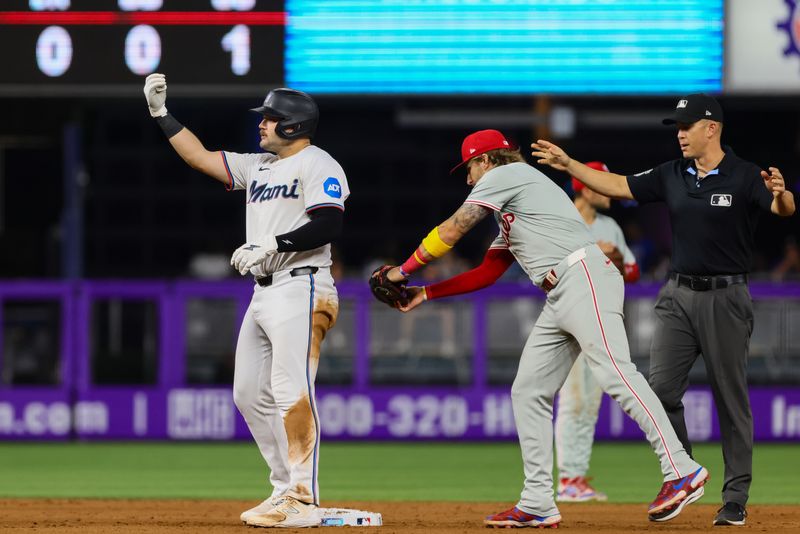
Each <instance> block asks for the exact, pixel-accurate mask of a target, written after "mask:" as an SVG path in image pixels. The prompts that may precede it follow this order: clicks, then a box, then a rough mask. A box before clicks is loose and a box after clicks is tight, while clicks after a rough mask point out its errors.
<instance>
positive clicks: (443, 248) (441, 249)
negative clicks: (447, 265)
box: [422, 226, 453, 258]
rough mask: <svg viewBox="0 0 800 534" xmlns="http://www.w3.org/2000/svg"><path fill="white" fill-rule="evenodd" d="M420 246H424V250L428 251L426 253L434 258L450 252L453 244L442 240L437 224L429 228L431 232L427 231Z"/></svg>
mask: <svg viewBox="0 0 800 534" xmlns="http://www.w3.org/2000/svg"><path fill="white" fill-rule="evenodd" d="M422 246H423V247H425V250H426V251H428V254H430V255H431V256H433V257H434V258H439V257H441V256H444V255H445V254H447V253H448V252H450V249H451V248H453V245H448V244H447V243H445V242H444V241H442V238H441V237H439V227H438V226H437V227H436V228H434V229H433V230H431V233H429V234H428V235H427V237H426V238H425V239H423V240H422Z"/></svg>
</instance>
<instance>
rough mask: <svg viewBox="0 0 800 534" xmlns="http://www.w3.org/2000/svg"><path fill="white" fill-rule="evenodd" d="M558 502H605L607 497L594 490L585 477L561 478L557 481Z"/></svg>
mask: <svg viewBox="0 0 800 534" xmlns="http://www.w3.org/2000/svg"><path fill="white" fill-rule="evenodd" d="M556 500H557V501H559V502H586V501H607V500H608V496H607V495H606V494H605V493H603V492H601V491H597V490H596V489H594V488H593V487H592V486H591V485H590V484H589V479H588V478H587V477H575V478H562V479H559V481H558V493H557V494H556Z"/></svg>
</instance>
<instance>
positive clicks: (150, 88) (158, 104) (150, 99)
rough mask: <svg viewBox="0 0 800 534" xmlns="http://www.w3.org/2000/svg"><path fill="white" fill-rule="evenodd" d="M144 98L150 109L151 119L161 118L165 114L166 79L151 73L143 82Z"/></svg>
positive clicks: (161, 75)
mask: <svg viewBox="0 0 800 534" xmlns="http://www.w3.org/2000/svg"><path fill="white" fill-rule="evenodd" d="M144 97H145V98H146V99H147V106H148V107H149V108H150V116H151V117H163V116H164V115H166V114H167V106H165V105H164V104H166V102H167V77H166V76H164V75H163V74H158V73H153V74H151V75H150V76H148V77H147V78H145V80H144Z"/></svg>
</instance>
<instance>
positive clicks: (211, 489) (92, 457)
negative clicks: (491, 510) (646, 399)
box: [0, 442, 800, 504]
mask: <svg viewBox="0 0 800 534" xmlns="http://www.w3.org/2000/svg"><path fill="white" fill-rule="evenodd" d="M695 457H696V458H697V460H698V461H699V462H700V463H702V464H703V465H705V466H706V467H708V469H709V470H710V471H711V476H712V478H711V482H710V487H709V488H708V491H707V494H708V497H707V500H708V502H716V501H717V500H718V499H719V492H720V488H721V486H722V479H723V468H722V454H721V451H720V448H719V445H718V444H707V445H699V446H697V447H696V449H695ZM754 472H755V481H754V483H753V487H752V491H751V500H750V502H751V503H761V504H765V503H787V504H798V503H800V476H798V475H800V447H799V446H798V445H792V444H786V445H783V444H780V445H764V444H760V445H758V446H757V447H756V451H755V457H754ZM320 473H321V477H320V486H321V489H322V495H323V498H324V499H325V500H330V501H340V500H453V501H508V502H513V501H515V500H516V499H517V498H518V496H519V491H520V488H521V485H522V461H521V458H520V453H519V446H518V445H517V444H516V443H465V444H443V443H420V444H409V443H354V444H345V443H323V447H322V456H321V459H320ZM590 474H591V475H593V476H594V477H595V483H596V485H597V486H598V487H599V488H600V489H602V490H603V491H605V492H606V493H608V495H609V499H610V500H611V501H612V502H648V501H650V500H651V499H652V498H653V497H654V496H655V494H656V493H657V492H658V489H659V487H660V482H661V476H660V475H661V474H660V472H659V469H658V462H657V459H656V457H655V455H654V454H653V453H652V452H651V451H650V449H649V447H648V446H647V444H645V443H644V442H642V443H600V444H597V445H596V446H595V449H594V452H593V456H592V472H591V473H590ZM266 478H267V470H266V467H265V466H264V464H263V461H262V460H261V456H260V455H259V453H258V451H257V449H256V447H255V445H254V444H252V443H244V442H243V443H67V444H55V443H0V496H3V497H105V498H113V497H116V498H125V497H126V498H198V499H258V498H261V497H263V495H264V493H265V491H266V490H265V480H266ZM709 497H710V498H709Z"/></svg>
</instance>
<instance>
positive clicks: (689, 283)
mask: <svg viewBox="0 0 800 534" xmlns="http://www.w3.org/2000/svg"><path fill="white" fill-rule="evenodd" d="M669 277H670V278H671V279H672V280H675V281H676V282H677V283H678V285H679V286H686V287H688V288H689V289H691V290H693V291H708V290H710V289H722V288H723V287H728V286H732V285H734V284H746V283H747V275H746V274H731V275H718V276H698V275H692V274H680V273H670V274H669Z"/></svg>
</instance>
